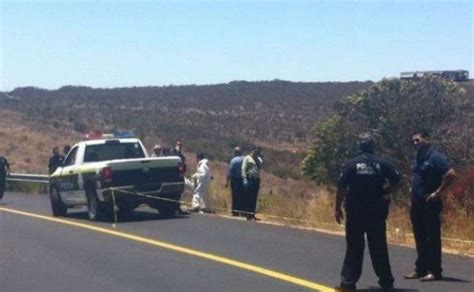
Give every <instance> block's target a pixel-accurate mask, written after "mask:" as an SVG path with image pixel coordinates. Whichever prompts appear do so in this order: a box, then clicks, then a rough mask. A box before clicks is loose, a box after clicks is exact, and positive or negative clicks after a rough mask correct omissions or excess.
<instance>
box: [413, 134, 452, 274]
mask: <svg viewBox="0 0 474 292" xmlns="http://www.w3.org/2000/svg"><path fill="white" fill-rule="evenodd" d="M412 142H413V145H414V146H415V149H416V155H415V160H414V161H413V165H412V182H411V209H410V219H411V223H412V225H413V234H414V236H415V243H416V252H417V256H418V257H417V259H416V262H415V270H414V271H413V272H412V273H410V274H408V275H405V276H404V277H405V279H420V280H421V281H435V280H440V279H442V271H443V269H442V268H441V219H440V214H441V210H442V209H443V202H442V199H441V196H442V194H443V192H444V191H445V190H446V188H448V187H449V186H450V185H451V183H452V182H453V180H454V179H455V178H456V172H455V171H454V169H452V168H451V166H450V165H449V163H448V160H447V159H446V156H445V155H444V154H443V153H441V152H439V151H438V150H436V149H435V148H434V147H433V146H432V145H431V144H430V141H429V133H428V132H427V131H425V130H421V131H418V132H415V133H414V134H413V135H412Z"/></svg>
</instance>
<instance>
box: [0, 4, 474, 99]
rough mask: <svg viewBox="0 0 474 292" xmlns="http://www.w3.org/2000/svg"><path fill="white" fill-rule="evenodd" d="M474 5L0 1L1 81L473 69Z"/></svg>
mask: <svg viewBox="0 0 474 292" xmlns="http://www.w3.org/2000/svg"><path fill="white" fill-rule="evenodd" d="M473 3H474V2H472V1H444V2H439V1H438V2H434V1H429V2H427V1H391V2H389V1H357V2H341V1H275V2H272V1H207V2H201V1H146V2H144V1H142V2H140V1H5V0H0V25H1V30H0V91H10V90H13V89H14V88H16V87H24V86H35V87H41V88H46V89H57V88H59V87H61V86H65V85H78V86H91V87H101V88H111V87H130V86H167V85H187V84H217V83H227V82H230V81H234V80H247V81H259V80H273V79H281V80H290V81H302V82H319V81H321V82H323V81H354V80H357V81H365V80H372V81H378V80H381V79H382V78H384V77H387V78H390V77H398V76H399V74H400V72H403V71H415V70H441V69H443V70H448V69H449V70H453V69H466V70H469V71H470V75H471V78H472V76H474V68H473V64H474V62H473V58H474V57H473V56H474V55H473V47H474V36H473V34H474V21H473V17H474V4H473Z"/></svg>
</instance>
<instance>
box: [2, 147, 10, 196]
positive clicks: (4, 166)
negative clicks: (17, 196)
mask: <svg viewBox="0 0 474 292" xmlns="http://www.w3.org/2000/svg"><path fill="white" fill-rule="evenodd" d="M9 174H10V164H8V160H7V159H6V158H5V157H3V156H0V200H1V199H2V198H3V193H4V192H5V181H6V176H7V175H9Z"/></svg>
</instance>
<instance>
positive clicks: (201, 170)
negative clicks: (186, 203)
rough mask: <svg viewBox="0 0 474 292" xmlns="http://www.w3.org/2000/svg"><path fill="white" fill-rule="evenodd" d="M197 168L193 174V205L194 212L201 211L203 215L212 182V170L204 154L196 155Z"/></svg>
mask: <svg viewBox="0 0 474 292" xmlns="http://www.w3.org/2000/svg"><path fill="white" fill-rule="evenodd" d="M196 160H197V162H198V163H197V166H196V173H195V174H193V176H192V179H193V180H194V190H193V200H192V203H191V209H192V211H199V212H201V213H203V212H204V211H205V210H206V202H205V201H204V199H205V198H206V197H207V194H208V191H209V184H210V182H211V180H212V175H211V170H210V169H209V165H208V162H209V161H208V160H207V159H206V157H205V156H204V154H203V153H198V154H197V155H196Z"/></svg>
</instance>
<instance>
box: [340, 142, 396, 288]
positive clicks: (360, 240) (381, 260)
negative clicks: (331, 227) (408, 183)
mask: <svg viewBox="0 0 474 292" xmlns="http://www.w3.org/2000/svg"><path fill="white" fill-rule="evenodd" d="M374 147H375V143H374V140H373V138H372V137H371V135H369V134H363V135H361V136H360V137H359V148H360V150H361V151H362V153H361V154H360V155H358V156H356V157H354V158H353V159H351V160H349V161H348V162H347V163H346V164H345V165H344V168H343V171H342V173H341V174H340V176H339V179H338V190H337V198H336V210H335V218H336V221H337V222H338V223H341V221H342V220H343V219H344V216H343V213H342V209H341V206H342V202H343V201H344V207H345V213H346V243H347V248H346V255H345V258H344V264H343V267H342V271H341V284H340V286H338V287H336V290H337V291H353V290H356V283H357V281H358V280H359V278H360V276H361V274H362V261H363V258H364V246H365V239H364V235H365V234H367V241H368V245H369V251H370V258H371V260H372V266H373V267H374V271H375V274H376V275H377V276H378V278H379V284H380V286H381V287H382V288H384V289H390V288H393V282H394V278H393V275H392V271H391V268H390V262H389V257H388V249H387V237H386V233H385V231H386V222H385V220H386V219H387V216H388V205H389V197H388V194H389V193H392V192H394V191H395V190H396V189H397V188H398V183H399V182H400V174H399V172H398V171H397V169H396V168H395V166H394V165H393V164H392V163H390V162H389V161H387V160H385V159H382V158H380V157H378V156H376V155H375V154H374Z"/></svg>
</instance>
